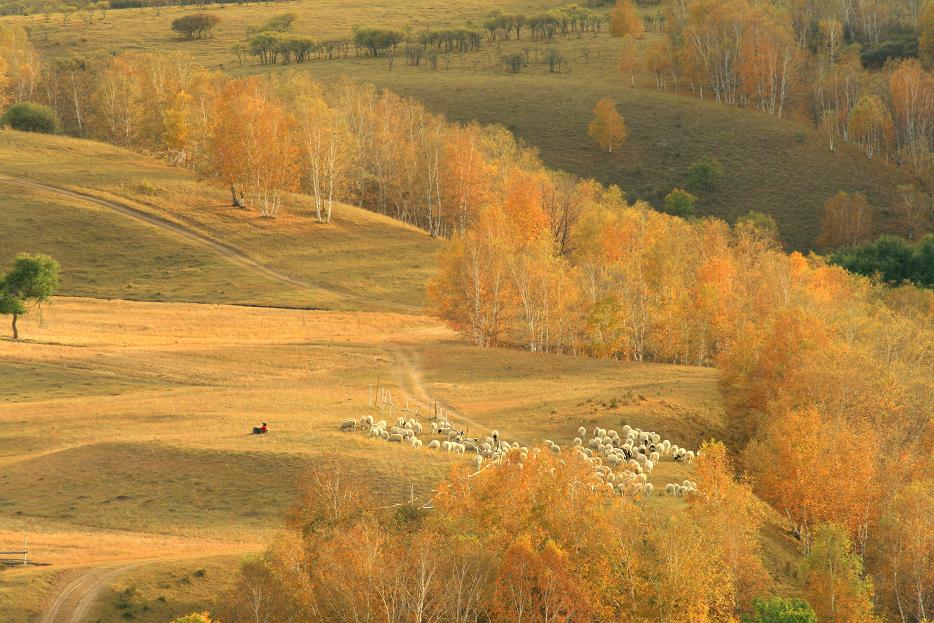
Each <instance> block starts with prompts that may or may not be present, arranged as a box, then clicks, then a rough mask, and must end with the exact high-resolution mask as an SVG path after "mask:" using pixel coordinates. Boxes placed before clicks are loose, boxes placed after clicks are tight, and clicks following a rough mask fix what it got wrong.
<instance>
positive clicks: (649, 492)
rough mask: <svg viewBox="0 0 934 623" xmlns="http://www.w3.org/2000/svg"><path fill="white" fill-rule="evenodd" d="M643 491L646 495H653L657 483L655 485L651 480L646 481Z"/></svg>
mask: <svg viewBox="0 0 934 623" xmlns="http://www.w3.org/2000/svg"><path fill="white" fill-rule="evenodd" d="M643 491H644V493H645V495H646V496H650V495H652V492H653V491H655V485H653V484H652V483H651V482H647V483H645V487H644V488H643Z"/></svg>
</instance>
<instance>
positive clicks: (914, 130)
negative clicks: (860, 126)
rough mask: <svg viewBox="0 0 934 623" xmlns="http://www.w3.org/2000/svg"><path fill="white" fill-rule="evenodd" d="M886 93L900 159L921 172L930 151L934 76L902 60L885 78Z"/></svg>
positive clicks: (933, 125) (933, 132)
mask: <svg viewBox="0 0 934 623" xmlns="http://www.w3.org/2000/svg"><path fill="white" fill-rule="evenodd" d="M889 93H890V94H891V98H892V108H893V110H894V115H893V119H894V130H895V137H896V140H897V142H898V152H899V154H900V157H901V158H902V159H904V160H905V161H906V163H907V164H908V165H909V166H911V167H912V168H913V169H914V170H915V171H921V170H922V169H923V166H924V164H925V162H926V160H927V158H929V156H930V153H931V151H932V150H934V77H932V76H931V74H930V73H929V72H926V71H925V70H924V69H922V68H921V65H920V63H919V62H918V61H917V60H915V59H908V60H905V61H902V62H901V63H899V64H898V66H897V67H896V68H895V70H894V71H892V73H891V74H890V75H889ZM855 113H856V111H855V110H854V114H855Z"/></svg>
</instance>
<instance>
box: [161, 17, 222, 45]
mask: <svg viewBox="0 0 934 623" xmlns="http://www.w3.org/2000/svg"><path fill="white" fill-rule="evenodd" d="M220 21H221V19H220V18H219V17H218V16H216V15H208V14H207V13H194V14H192V15H183V16H181V17H177V18H175V19H174V20H172V30H174V31H175V32H177V33H180V34H183V35H185V36H186V37H188V38H189V39H201V38H203V37H211V36H213V35H212V34H211V31H212V30H213V29H214V27H215V26H217V24H218V22H220Z"/></svg>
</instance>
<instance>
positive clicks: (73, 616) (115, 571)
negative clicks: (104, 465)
mask: <svg viewBox="0 0 934 623" xmlns="http://www.w3.org/2000/svg"><path fill="white" fill-rule="evenodd" d="M256 551H258V549H257V546H242V547H239V546H234V547H231V548H230V549H229V550H221V551H218V552H212V553H209V554H204V553H196V554H184V555H179V556H166V557H160V558H145V559H139V560H129V561H123V562H108V563H102V564H98V565H94V566H91V567H85V568H83V569H81V570H80V575H78V576H76V577H74V578H73V579H72V580H70V581H68V582H67V583H66V584H65V585H64V586H63V587H62V588H61V589H60V590H59V592H58V593H57V594H56V595H55V596H54V598H52V601H51V602H50V603H49V605H48V607H47V608H46V610H45V613H43V615H42V616H41V617H39V622H38V623H87V622H88V621H89V617H90V615H91V610H92V608H93V607H94V605H95V604H96V603H97V601H98V599H99V598H100V596H101V593H103V592H104V591H106V590H107V588H108V587H110V586H111V585H112V584H113V583H114V582H115V581H116V580H117V578H119V577H120V576H122V575H125V574H127V573H129V572H131V571H135V570H136V569H138V568H140V567H145V566H146V565H153V564H159V563H172V562H182V561H188V560H201V559H205V558H215V557H218V556H236V555H246V554H251V553H254V552H256Z"/></svg>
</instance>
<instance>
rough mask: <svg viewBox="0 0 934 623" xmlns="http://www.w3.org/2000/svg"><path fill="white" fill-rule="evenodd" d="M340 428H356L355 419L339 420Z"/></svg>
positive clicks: (343, 429) (347, 429)
mask: <svg viewBox="0 0 934 623" xmlns="http://www.w3.org/2000/svg"><path fill="white" fill-rule="evenodd" d="M340 429H341V431H343V432H346V431H352V430H357V420H344V421H343V422H341V425H340Z"/></svg>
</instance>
